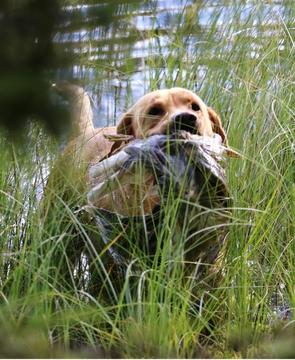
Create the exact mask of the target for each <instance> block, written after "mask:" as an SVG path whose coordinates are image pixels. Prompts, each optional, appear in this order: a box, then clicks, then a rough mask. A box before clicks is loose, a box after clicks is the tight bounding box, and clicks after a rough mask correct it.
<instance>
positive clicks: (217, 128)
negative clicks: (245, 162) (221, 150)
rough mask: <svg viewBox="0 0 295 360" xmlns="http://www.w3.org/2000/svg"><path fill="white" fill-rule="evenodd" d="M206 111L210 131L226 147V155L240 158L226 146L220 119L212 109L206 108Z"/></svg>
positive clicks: (225, 137)
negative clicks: (217, 136)
mask: <svg viewBox="0 0 295 360" xmlns="http://www.w3.org/2000/svg"><path fill="white" fill-rule="evenodd" d="M207 110H208V114H209V118H210V121H211V125H212V130H213V132H215V133H216V134H218V135H220V136H221V139H222V143H223V145H224V146H225V147H226V154H227V155H228V156H231V157H240V154H239V153H238V152H236V151H235V150H233V149H231V148H230V147H229V146H228V142H227V136H226V133H225V130H224V128H223V127H222V123H221V119H220V117H219V116H218V115H217V114H216V112H215V111H214V110H213V109H212V108H210V107H207Z"/></svg>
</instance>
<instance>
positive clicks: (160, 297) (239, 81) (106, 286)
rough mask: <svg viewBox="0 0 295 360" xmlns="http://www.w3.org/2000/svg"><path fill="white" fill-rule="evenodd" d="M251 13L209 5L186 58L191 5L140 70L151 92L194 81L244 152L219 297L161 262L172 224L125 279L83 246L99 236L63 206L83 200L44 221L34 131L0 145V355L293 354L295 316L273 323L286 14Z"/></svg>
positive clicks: (285, 187)
mask: <svg viewBox="0 0 295 360" xmlns="http://www.w3.org/2000/svg"><path fill="white" fill-rule="evenodd" d="M259 4H260V2H257V4H256V5H257V6H254V5H253V6H252V7H250V12H249V13H248V15H247V17H246V19H245V18H244V20H243V21H241V18H240V15H241V11H242V8H241V5H240V6H238V5H235V6H234V13H235V16H233V17H232V18H231V20H232V21H231V22H230V21H229V22H226V23H224V24H223V26H221V27H220V25H219V23H218V19H219V18H220V16H221V15H220V9H219V8H218V7H217V8H215V10H214V11H213V12H212V14H211V18H210V19H211V20H210V26H209V31H208V32H206V33H204V34H203V38H202V40H200V42H204V43H205V46H202V47H200V46H199V44H198V43H193V45H190V47H189V48H188V47H186V45H185V42H183V40H182V39H183V38H185V37H186V36H188V35H191V34H192V33H193V32H194V31H197V27H196V26H195V24H194V23H193V21H194V20H193V19H195V16H193V14H196V15H197V14H198V12H199V11H200V8H199V7H198V6H197V5H194V6H193V7H192V8H191V9H190V12H188V13H186V12H185V11H184V12H183V14H182V16H183V17H181V18H180V19H179V24H178V25H177V29H176V31H173V32H171V33H170V34H168V39H169V41H168V53H167V54H166V55H165V56H158V57H155V56H150V57H148V58H147V59H146V60H145V61H146V66H147V67H148V68H149V69H153V70H155V71H151V77H150V82H147V84H146V87H147V88H148V89H155V88H157V87H158V86H159V85H160V86H162V85H163V84H165V85H166V86H174V85H180V86H184V87H187V88H190V89H192V90H194V89H195V85H196V83H197V84H198V85H199V88H200V91H199V94H200V96H201V97H202V98H203V99H205V101H206V102H207V103H208V104H210V106H212V107H213V108H214V109H215V110H216V111H217V112H218V113H220V114H222V118H223V123H224V124H225V126H226V128H227V130H228V137H229V143H230V145H231V146H233V147H234V148H236V149H238V150H239V151H240V152H241V153H242V155H243V156H242V158H241V159H229V160H228V164H227V176H228V182H229V186H230V191H231V194H232V197H233V209H232V211H233V213H232V217H231V219H230V231H229V234H228V237H227V246H226V248H225V249H224V251H223V257H222V262H221V264H220V266H221V267H222V276H221V278H220V280H219V282H218V284H217V285H216V287H215V288H209V289H208V288H206V287H204V284H203V283H201V282H200V280H196V279H192V278H191V279H187V280H186V281H184V280H183V267H182V262H181V259H180V261H179V262H178V261H177V260H179V259H177V258H176V259H175V261H174V262H171V261H170V260H171V257H169V256H170V255H169V240H170V238H169V234H170V235H171V231H173V217H172V218H171V217H170V220H169V219H168V218H167V221H166V222H165V223H164V224H163V228H162V229H161V233H160V234H159V239H160V238H161V239H162V241H163V245H164V246H163V248H162V249H159V252H158V261H155V262H154V263H152V264H150V262H148V261H146V259H145V258H144V257H141V258H140V257H137V258H134V262H133V263H131V264H130V267H129V271H128V272H127V273H125V274H124V276H123V277H119V279H118V278H116V276H112V274H110V273H108V271H107V261H108V259H107V257H106V254H107V251H105V250H106V249H105V248H104V246H102V245H101V244H100V245H95V246H93V242H91V239H90V237H89V233H91V232H93V231H94V232H95V229H93V228H91V226H90V225H87V226H86V225H85V224H84V223H83V221H82V219H81V217H80V216H79V213H77V212H76V209H73V208H71V206H70V204H71V202H76V201H79V200H80V199H82V200H83V196H84V195H85V194H83V193H81V192H79V191H77V192H74V195H73V196H74V198H71V199H69V201H68V202H65V201H63V199H62V198H61V197H60V195H59V194H60V190H61V189H60V187H59V188H58V191H56V192H54V187H53V188H52V189H51V190H52V196H53V201H52V203H51V207H50V218H49V219H50V220H49V221H47V222H46V223H45V222H44V212H43V211H41V207H40V194H41V189H42V187H43V188H44V185H45V183H46V180H47V175H48V170H49V169H51V167H52V164H53V162H54V160H55V159H56V156H57V154H58V152H59V151H58V148H57V146H56V144H52V140H49V139H48V138H47V137H46V136H45V135H44V134H43V133H42V132H40V131H39V130H37V129H33V130H32V131H31V136H30V139H31V140H30V143H28V146H27V151H26V152H24V151H23V150H22V149H20V148H18V147H14V146H12V145H10V144H9V143H8V142H7V140H6V139H5V137H4V136H2V137H1V142H0V148H1V162H0V219H1V223H0V237H1V243H0V251H1V254H2V257H1V267H0V299H1V300H0V304H1V311H0V323H1V326H0V334H1V336H0V337H1V341H0V355H1V356H5V357H8V356H14V357H21V356H30V357H34V356H37V357H41V356H47V357H49V356H56V357H61V356H76V357H90V356H92V355H94V356H97V357H98V356H106V357H108V356H113V357H116V356H124V357H182V358H183V357H207V356H211V357H252V356H254V357H260V356H265V357H284V356H291V357H292V356H293V357H294V352H292V351H293V348H292V345H291V344H292V341H293V339H294V328H293V326H292V324H293V322H292V316H293V317H294V315H292V314H291V315H290V317H287V316H286V317H285V318H284V319H282V320H281V321H279V320H278V313H279V312H280V311H281V310H286V309H288V308H294V305H295V289H294V276H295V263H294V259H295V256H294V250H295V246H294V229H295V223H294V213H295V207H294V204H295V187H294V165H295V164H294V143H295V139H294V134H295V131H294V130H295V129H294V103H295V101H294V89H293V88H294V74H295V65H294V61H293V57H294V41H295V40H294V30H293V29H292V22H291V20H292V19H293V18H294V10H295V7H294V5H292V3H291V4H290V5H289V4H288V3H287V2H286V9H285V14H284V17H280V16H278V17H275V16H274V15H273V16H272V17H270V18H269V20H274V21H273V22H271V21H269V22H266V23H265V22H263V19H264V18H263V17H262V16H261V12H260V10H261V9H260V7H259ZM193 11H194V12H193ZM183 21H185V22H184V23H183ZM182 24H184V26H182ZM253 35H255V36H253ZM279 44H283V46H281V47H279V46H278V45H279ZM154 46H155V48H151V49H150V50H151V55H153V54H155V52H154V51H155V49H157V52H158V53H159V54H161V51H162V49H161V45H160V43H158V44H157V45H154ZM253 49H255V51H257V53H258V54H259V57H256V55H255V54H254V53H251V51H254V50H253ZM163 63H165V72H163V68H162V65H163ZM205 65H206V67H207V68H206V76H205V77H204V79H200V78H199V67H200V66H205ZM176 67H177V69H179V71H177V75H176V72H175V68H176ZM163 74H164V75H165V76H164V75H163ZM124 75H125V76H129V74H128V73H126V74H124ZM59 185H60V184H59ZM168 206H169V208H168ZM174 206H176V205H175V203H174ZM168 209H169V210H171V204H168V205H167V212H168ZM65 224H66V226H65ZM71 227H74V228H75V229H76V230H77V231H78V232H79V233H80V234H82V237H83V239H84V243H85V246H86V247H88V251H89V252H90V253H91V256H92V259H93V260H95V261H94V262H93V264H91V265H92V268H91V271H92V270H93V272H95V273H96V274H97V276H98V278H97V279H98V280H97V284H100V285H99V287H98V289H95V290H96V293H95V294H96V295H92V291H91V289H89V288H87V286H88V280H87V278H85V276H86V277H87V270H89V269H85V268H83V266H84V262H83V259H81V261H80V263H79V264H74V263H73V259H72V257H71V254H70V253H69V252H66V251H65V249H66V248H67V246H71V245H72V244H73V242H74V243H75V238H73V236H72V235H71V232H70V228H71ZM184 236H185V235H184ZM76 250H78V249H76ZM160 254H161V256H160ZM74 255H75V254H74ZM168 260H169V261H168ZM75 266H76V267H75ZM94 270H95V271H94ZM102 280H103V281H102ZM95 281H96V280H95V279H94V282H95ZM118 282H119V283H118ZM197 304H198V306H197ZM36 333H38V336H36ZM23 336H24V341H22V340H21V338H22V337H23ZM28 346H30V348H33V350H28ZM13 349H15V350H13Z"/></svg>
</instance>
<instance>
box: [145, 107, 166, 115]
mask: <svg viewBox="0 0 295 360" xmlns="http://www.w3.org/2000/svg"><path fill="white" fill-rule="evenodd" d="M147 114H148V115H149V116H160V115H163V114H164V109H163V108H162V107H161V106H157V105H155V106H152V107H151V108H150V109H149V111H148V113H147Z"/></svg>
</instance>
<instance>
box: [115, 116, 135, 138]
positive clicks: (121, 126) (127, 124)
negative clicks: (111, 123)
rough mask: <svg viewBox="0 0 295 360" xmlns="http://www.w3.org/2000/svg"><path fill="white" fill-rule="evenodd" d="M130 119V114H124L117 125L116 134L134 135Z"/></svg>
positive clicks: (131, 117)
mask: <svg viewBox="0 0 295 360" xmlns="http://www.w3.org/2000/svg"><path fill="white" fill-rule="evenodd" d="M132 119H133V116H132V114H130V113H126V114H124V115H123V116H122V118H121V119H120V121H119V123H118V125H117V134H124V135H134V131H133V127H132Z"/></svg>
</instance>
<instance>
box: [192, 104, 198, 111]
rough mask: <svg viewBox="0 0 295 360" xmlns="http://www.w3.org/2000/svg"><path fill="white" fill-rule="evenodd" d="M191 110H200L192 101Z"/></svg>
mask: <svg viewBox="0 0 295 360" xmlns="http://www.w3.org/2000/svg"><path fill="white" fill-rule="evenodd" d="M192 110H194V111H199V110H200V106H199V105H198V104H197V103H195V102H193V103H192Z"/></svg>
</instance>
